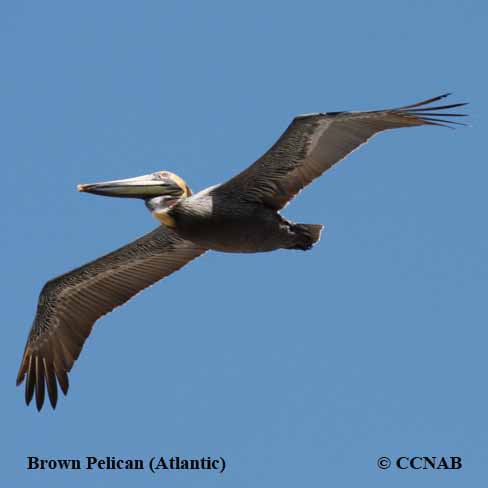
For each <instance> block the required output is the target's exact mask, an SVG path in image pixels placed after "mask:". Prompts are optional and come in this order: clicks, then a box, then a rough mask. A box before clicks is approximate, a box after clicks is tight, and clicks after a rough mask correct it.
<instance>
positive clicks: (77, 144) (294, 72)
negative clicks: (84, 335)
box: [0, 1, 488, 488]
mask: <svg viewBox="0 0 488 488" xmlns="http://www.w3.org/2000/svg"><path fill="white" fill-rule="evenodd" d="M487 10H488V9H487V7H486V5H485V4H484V3H483V2H469V1H466V2H454V1H442V2H440V1H431V2H420V1H412V2H389V1H377V2H375V1H373V2H347V1H343V2H318V1H317V2H308V1H302V2H271V1H270V2H254V1H248V2H245V3H239V4H238V3H237V2H175V1H173V2H170V1H168V2H156V1H139V2H120V1H117V2H116V1H105V2H94V1H85V2H52V1H45V2H26V1H18V2H4V3H2V5H1V7H0V53H1V58H0V59H1V64H2V66H1V68H2V69H1V72H2V76H1V85H2V90H1V93H0V99H1V106H2V115H1V117H0V130H1V133H2V144H1V148H0V152H1V158H2V161H3V164H2V183H3V184H2V192H1V193H2V206H1V213H2V216H1V218H2V226H3V238H2V251H3V254H4V255H5V256H6V259H4V261H3V276H4V280H3V282H4V285H3V291H2V296H3V300H2V302H3V303H2V312H3V341H2V354H1V355H0V366H1V367H0V371H1V376H0V379H1V389H2V392H3V395H2V398H3V407H2V416H1V422H2V425H1V430H2V433H3V435H2V441H1V448H2V453H3V454H2V468H1V472H0V478H1V480H2V482H3V483H5V484H4V486H14V485H22V486H26V487H28V486H39V485H42V486H51V487H58V486H59V487H61V486H67V484H68V483H69V485H70V486H72V487H78V486H80V487H81V486H86V485H87V484H88V483H89V484H90V486H92V487H99V486H100V487H102V486H107V485H108V484H111V483H117V486H120V487H126V486H127V487H128V486H134V485H135V484H136V483H137V484H138V485H140V486H159V485H161V484H165V486H175V487H177V486H189V485H192V486H194V485H196V484H197V483H198V486H201V487H207V486H209V487H210V486H215V485H216V483H220V484H221V485H222V486H229V487H230V486H232V487H237V488H239V487H249V486H282V487H288V486H290V487H295V486H335V487H342V486H344V487H350V486H376V487H382V486H385V487H386V486H388V487H391V486H395V487H407V486H412V485H413V484H415V486H429V488H431V487H436V486H442V487H449V486H461V485H464V486H468V485H469V486H475V485H476V486H481V484H482V482H483V480H486V478H487V477H488V475H487V473H486V452H487V451H486V445H487V441H488V429H487V427H488V425H487V420H486V411H487V410H488V395H487V393H486V387H485V385H486V369H487V361H486V344H487V342H488V332H487V329H486V285H487V277H488V264H487V259H486V255H487V249H488V232H487V227H486V209H487V203H488V202H487V191H486V181H487V177H488V170H487V165H486V154H485V152H486V148H485V142H486V133H487V124H486V121H485V120H484V119H485V117H484V116H483V115H482V114H483V113H486V111H487V108H488V107H487V96H486V85H487V76H486V75H487V70H486V62H485V60H486V52H485V48H486V45H487V35H486V25H487V21H488V18H487V17H488V16H487ZM446 91H452V92H454V95H453V97H452V100H453V102H457V101H469V102H470V103H471V105H470V106H469V112H470V114H471V117H470V121H471V123H472V127H470V128H467V129H465V128H462V129H459V130H455V131H451V130H447V129H439V128H420V129H411V130H401V131H396V132H389V133H385V134H381V135H379V136H378V137H377V138H375V139H374V140H373V141H372V142H371V143H370V144H368V145H367V146H365V147H363V148H361V149H360V150H359V151H356V152H355V153H354V154H353V155H351V156H350V157H349V158H348V159H347V160H346V161H344V162H343V163H341V164H340V165H338V166H336V167H335V168H334V169H333V170H331V171H330V172H328V173H326V174H325V175H324V176H323V177H322V178H320V179H319V180H318V181H316V182H315V183H314V184H313V185H312V186H310V187H309V188H308V189H307V190H306V191H304V192H302V193H301V195H300V197H299V198H298V199H296V200H295V201H294V202H293V203H292V204H291V205H290V206H289V207H287V209H286V211H285V214H286V216H287V217H289V218H291V219H293V220H295V221H300V222H310V223H323V224H325V232H324V234H323V237H322V241H321V242H320V244H319V245H318V246H317V247H315V248H314V249H313V250H312V251H310V252H307V253H302V252H290V251H278V252H274V253H271V254H262V255H224V254H217V253H208V254H207V255H205V256H203V257H202V258H200V259H199V260H197V261H196V262H194V263H192V264H191V265H190V266H188V267H186V268H185V269H183V270H182V271H180V272H179V273H177V274H175V275H173V276H172V277H170V278H168V279H167V280H165V281H163V282H161V283H159V284H158V285H156V286H154V287H152V288H151V289H149V290H146V291H145V292H144V293H142V294H140V295H139V296H137V297H136V298H135V299H134V300H133V301H131V302H130V303H129V304H127V305H125V306H124V307H122V308H120V309H117V310H116V311H115V312H113V313H112V314H110V315H108V316H106V317H104V318H103V319H102V320H100V321H99V322H98V323H97V326H96V327H95V329H94V332H93V334H92V336H91V337H90V338H89V340H88V341H87V343H86V345H85V348H84V350H83V352H82V354H81V356H80V359H79V361H78V362H77V363H76V366H75V368H74V369H73V371H72V374H71V390H70V393H69V395H68V397H67V398H62V399H61V401H60V402H59V404H58V408H57V410H56V411H55V412H53V411H51V410H50V409H49V408H48V409H45V410H44V411H43V412H42V413H41V414H39V413H38V412H37V411H36V410H35V408H33V407H32V406H31V407H29V408H27V407H26V406H25V405H24V402H23V389H20V388H18V389H16V388H15V386H14V381H15V376H16V373H17V369H18V366H19V361H20V358H21V354H22V351H23V348H24V344H25V340H26V336H27V333H28V330H29V327H30V324H31V321H32V318H33V316H34V313H35V307H36V301H37V296H38V293H39V291H40V288H41V287H42V285H43V283H44V282H45V281H46V280H48V279H49V278H52V277H53V276H56V275H58V274H61V273H63V272H65V271H67V270H68V269H71V268H73V267H75V266H78V265H80V264H82V263H84V262H86V261H88V260H91V259H93V258H95V257H97V256H99V255H101V254H103V253H106V252H108V251H111V250H113V249H115V248H117V247H119V246H121V245H123V244H125V243H127V242H129V241H131V240H133V239H134V238H136V237H138V236H140V235H142V234H143V233H145V232H147V231H149V230H150V229H152V228H154V226H155V225H156V222H155V221H153V220H152V219H151V217H150V215H149V214H148V212H147V211H146V209H145V208H144V206H143V205H142V204H141V203H140V202H135V201H124V200H119V199H107V198H101V197H94V196H91V195H81V194H79V193H77V192H76V191H75V188H76V184H77V183H82V182H91V181H101V180H106V179H115V178H125V177H130V176H136V175H140V174H145V173H149V172H152V171H156V170H160V169H167V170H170V171H173V172H175V173H177V174H179V175H180V176H182V177H183V178H184V179H185V180H186V181H187V182H188V183H189V185H190V186H191V187H192V188H193V189H194V190H198V189H201V188H204V187H206V186H208V185H211V184H215V183H218V182H221V181H224V180H225V179H227V178H228V177H230V176H231V175H233V174H235V173H236V172H238V171H240V170H241V169H243V168H245V167H246V166H247V165H248V164H250V163H251V162H252V161H254V160H255V159H256V158H257V157H259V156H260V155H261V154H262V153H263V152H264V151H265V150H266V149H267V148H268V147H269V146H270V145H271V144H272V143H273V142H274V141H275V140H276V138H277V137H278V136H279V135H280V133H281V132H282V131H283V130H284V129H285V127H286V126H287V124H288V123H289V121H290V120H291V118H292V117H293V116H294V115H297V114H300V113H307V112H314V111H335V110H361V109H378V108H385V107H391V106H398V105H402V104H408V103H413V102H416V101H418V100H421V99H424V98H429V97H432V96H435V95H438V94H441V93H444V92H446ZM177 455H179V456H182V457H187V458H189V457H201V456H223V457H224V458H225V459H226V462H227V470H226V472H225V473H224V474H222V475H218V474H215V473H213V472H191V473H188V472H162V473H159V474H158V475H153V474H152V473H150V472H149V471H147V470H146V471H143V472H125V471H93V472H92V471H80V472H60V471H44V472H40V471H35V472H33V471H27V470H26V457H27V456H38V457H40V458H45V459H49V458H55V459H58V458H81V459H84V457H85V456H99V457H105V456H116V457H120V458H143V459H146V460H147V459H148V458H150V457H152V456H166V457H171V456H177ZM417 455H418V456H424V455H428V456H461V457H462V459H463V464H464V467H463V469H461V470H460V471H431V470H427V471H413V470H405V471H400V470H398V469H393V468H392V469H390V470H388V471H381V470H379V469H378V468H377V467H376V460H377V458H378V457H380V456H390V457H392V458H393V459H394V458H396V457H398V456H417ZM7 483H8V485H7Z"/></svg>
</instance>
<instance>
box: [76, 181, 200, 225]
mask: <svg viewBox="0 0 488 488" xmlns="http://www.w3.org/2000/svg"><path fill="white" fill-rule="evenodd" d="M77 188H78V191H81V192H87V193H93V194H95V195H103V196H106V197H118V198H140V199H142V200H144V201H145V203H146V206H147V208H148V209H149V210H150V211H151V213H152V214H153V215H154V216H155V217H156V218H157V219H158V220H161V218H160V217H158V215H159V214H160V213H161V212H163V213H164V212H165V210H167V209H169V208H171V207H172V206H173V205H174V204H175V203H176V202H177V201H178V200H180V199H182V198H187V197H189V196H190V195H191V194H192V191H191V190H190V187H189V186H188V185H187V184H186V183H185V181H184V180H183V179H182V178H180V177H179V176H178V175H175V174H174V173H171V172H169V171H158V172H157V173H152V174H149V175H143V176H136V177H135V178H127V179H124V180H113V181H102V182H100V183H88V184H82V185H78V187H77Z"/></svg>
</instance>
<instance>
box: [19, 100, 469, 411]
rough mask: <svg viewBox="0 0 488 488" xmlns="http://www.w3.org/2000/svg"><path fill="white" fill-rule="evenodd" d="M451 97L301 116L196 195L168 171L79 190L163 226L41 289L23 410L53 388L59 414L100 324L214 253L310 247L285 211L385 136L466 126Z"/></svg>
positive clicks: (311, 240) (315, 231)
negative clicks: (130, 202)
mask: <svg viewBox="0 0 488 488" xmlns="http://www.w3.org/2000/svg"><path fill="white" fill-rule="evenodd" d="M447 95H449V94H446V95H441V96H439V97H435V98H431V99H429V100H425V101H423V102H419V103H415V104H413V105H407V106H405V107H400V108H395V109H389V110H377V111H370V112H329V113H313V114H307V115H300V116H298V117H296V118H295V119H294V120H293V121H292V122H291V124H290V125H289V127H288V128H287V129H286V131H285V132H284V133H283V134H282V135H281V137H280V138H279V139H278V141H277V142H276V143H275V144H274V145H273V146H272V147H271V149H269V150H268V152H266V153H265V154H264V155H263V156H262V157H261V158H259V159H258V160H257V161H256V162H255V163H254V164H252V165H251V166H249V167H248V168H247V169H245V170H244V171H242V172H241V173H239V174H238V175H237V176H234V177H233V178H231V179H230V180H229V181H227V182H225V183H223V184H220V185H215V186H212V187H210V188H207V189H205V190H202V191H200V192H198V193H196V194H193V193H192V191H191V190H190V188H189V187H188V185H187V184H186V183H185V181H183V179H181V178H180V177H179V176H177V175H175V174H173V173H170V172H168V171H160V172H157V173H153V174H149V175H144V176H139V177H136V178H129V179H123V180H114V181H107V182H102V183H93V184H85V185H78V190H79V191H81V192H88V193H94V194H96V195H105V196H112V197H122V198H138V199H141V200H143V201H144V203H145V205H146V207H147V209H148V210H149V211H150V212H151V214H152V215H153V216H154V217H155V218H156V219H157V220H158V221H159V222H160V224H161V225H159V226H158V227H157V228H156V229H155V230H153V231H152V232H149V233H148V234H146V235H144V236H142V237H140V238H139V239H137V240H136V241H134V242H132V243H130V244H128V245H126V246H124V247H122V248H120V249H118V250H116V251H114V252H112V253H110V254H107V255H106V256H103V257H101V258H98V259H96V260H95V261H92V262H90V263H88V264H85V265H84V266H81V267H80V268H77V269H75V270H73V271H70V272H68V273H65V274H63V275H61V276H58V277H57V278H54V279H52V280H50V281H48V282H47V283H46V284H45V285H44V287H43V289H42V291H41V293H40V296H39V302H38V305H37V312H36V316H35V318H34V323H33V325H32V328H31V330H30V333H29V336H28V339H27V344H26V347H25V351H24V355H23V357H22V361H21V365H20V370H19V373H18V376H17V385H20V384H21V383H22V382H23V381H24V379H26V385H25V400H26V403H27V404H29V403H30V401H31V400H32V398H33V396H34V392H35V397H36V406H37V409H38V410H40V409H41V408H42V406H43V403H44V396H45V389H46V388H47V392H48V395H49V400H50V402H51V405H52V407H53V408H55V407H56V403H57V399H58V384H59V387H60V388H61V391H62V392H63V393H64V394H65V395H66V393H67V392H68V372H69V371H70V370H71V368H72V367H73V364H74V362H75V361H76V359H77V358H78V356H79V354H80V351H81V349H82V347H83V344H84V342H85V340H86V338H87V337H88V336H89V334H90V332H91V330H92V327H93V325H94V323H95V322H96V320H97V319H98V318H100V317H101V316H102V315H104V314H106V313H108V312H110V311H111V310H113V309H114V308H115V307H117V306H119V305H122V304H123V303H125V302H127V301H128V300H129V299H130V298H131V297H133V296H134V295H135V294H136V293H138V292H140V291H141V290H143V289H144V288H146V287H148V286H150V285H152V284H153V283H156V282H157V281H159V280H161V279H162V278H164V277H166V276H168V275H170V274H171V273H174V272H175V271H178V270H179V269H180V268H181V267H183V266H185V265H186V264H188V263H189V262H190V261H192V260H193V259H195V258H197V257H198V256H201V255H202V254H203V253H204V252H206V251H207V250H214V251H223V252H234V253H255V252H265V251H273V250H275V249H302V250H304V251H305V250H307V249H310V248H311V247H312V246H313V245H314V244H316V243H317V242H318V241H319V239H320V233H321V230H322V225H319V224H297V223H294V222H291V221H290V220H288V219H286V218H285V217H283V216H282V215H281V214H280V210H281V209H282V208H283V207H284V206H285V205H286V204H287V203H288V202H289V201H290V200H291V199H293V197H295V195H297V194H298V193H299V192H300V190H302V189H303V188H304V187H305V186H307V185H308V184H309V183H311V182H312V181H313V180H314V179H315V178H317V177H319V176H320V175H321V174H322V173H323V172H324V171H326V170H328V169H329V168H330V167H331V166H333V165H334V164H335V163H337V162H338V161H340V160H341V159H343V158H344V157H346V156H347V155H348V154H349V153H350V152H351V151H353V150H354V149H356V148H357V147H359V146H360V145H361V144H364V143H365V142H366V141H368V139H370V138H371V137H372V136H374V135H375V134H376V133H378V132H381V131H384V130H388V129H396V128H400V127H414V126H419V125H439V126H448V127H451V124H460V123H459V122H453V121H452V120H451V119H449V117H459V116H462V115H464V114H457V113H451V112H449V111H447V112H446V110H448V109H453V108H455V107H460V106H462V105H466V104H465V103H454V104H450V105H435V102H438V101H439V100H441V99H443V98H445V97H446V96H447ZM431 104H434V105H431ZM461 125H464V124H461Z"/></svg>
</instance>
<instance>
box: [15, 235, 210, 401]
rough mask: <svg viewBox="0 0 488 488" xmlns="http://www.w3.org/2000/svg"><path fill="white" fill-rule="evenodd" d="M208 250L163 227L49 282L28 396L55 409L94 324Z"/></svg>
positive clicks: (25, 370)
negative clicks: (59, 395) (47, 396)
mask: <svg viewBox="0 0 488 488" xmlns="http://www.w3.org/2000/svg"><path fill="white" fill-rule="evenodd" d="M205 251H206V249H203V248H201V247H197V246H195V245H194V244H193V243H191V242H189V241H185V240H183V239H181V238H180V237H178V236H177V235H176V234H175V233H174V232H173V231H171V230H170V229H168V228H166V227H165V226H160V227H158V228H157V229H155V230H154V231H152V232H150V233H148V234H146V235H144V236H143V237H141V238H139V239H137V240H136V241H134V242H132V243H130V244H128V245H127V246H124V247H122V248H120V249H118V250H117V251H114V252H112V253H110V254H107V255H106V256H103V257H101V258H99V259H96V260H95V261H92V262H90V263H88V264H85V265H84V266H81V267H80V268H78V269H75V270H73V271H70V272H69V273H66V274H64V275H61V276H59V277H57V278H54V279H53V280H51V281H48V282H47V283H46V284H45V285H44V288H43V289H42V291H41V294H40V296H39V303H38V305H37V313H36V316H35V319H34V323H33V325H32V329H31V331H30V333H29V337H28V339H27V345H26V348H25V352H24V356H23V358H22V363H21V365H20V370H19V374H18V376H17V385H19V384H21V383H22V381H23V380H24V378H25V377H26V376H27V381H26V386H25V399H26V403H27V404H29V403H30V401H31V400H32V397H33V395H34V392H35V395H36V405H37V409H38V410H40V409H41V408H42V405H43V403H44V392H45V386H46V387H47V391H48V394H49V399H50V401H51V405H52V406H53V408H55V407H56V402H57V384H58V383H59V386H60V387H61V390H62V391H63V393H64V394H66V393H67V391H68V375H67V373H68V372H69V371H70V370H71V368H72V366H73V363H74V362H75V360H76V359H77V358H78V355H79V354H80V351H81V349H82V347H83V344H84V342H85V340H86V338H87V337H88V336H89V334H90V332H91V330H92V327H93V324H94V323H95V321H96V320H97V319H98V318H99V317H101V316H102V315H104V314H106V313H108V312H110V311H111V310H113V309H114V308H115V307H117V306H119V305H122V304H123V303H125V302H126V301H127V300H129V299H130V298H131V297H133V296H134V295H135V294H136V293H138V292H139V291H141V290H143V289H144V288H146V287H148V286H150V285H152V284H153V283H155V282H156V281H158V280H160V279H162V278H164V277H165V276H168V275H169V274H171V273H173V272H175V271H177V270H178V269H180V268H181V267H183V266H184V265H185V264H187V263H188V262H190V261H191V260H192V259H195V258H196V257H198V256H200V255H201V254H203V253H204V252H205Z"/></svg>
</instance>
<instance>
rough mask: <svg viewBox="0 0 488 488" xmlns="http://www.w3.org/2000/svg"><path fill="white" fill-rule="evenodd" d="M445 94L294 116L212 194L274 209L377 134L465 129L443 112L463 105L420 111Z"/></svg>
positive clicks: (452, 114)
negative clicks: (274, 139) (428, 127)
mask: <svg viewBox="0 0 488 488" xmlns="http://www.w3.org/2000/svg"><path fill="white" fill-rule="evenodd" d="M448 95H449V94H445V95H441V96H438V97H434V98H431V99H429V100H424V101H422V102H418V103H415V104H413V105H407V106H405V107H400V108H395V109H388V110H377V111H371V112H331V113H317V114H308V115H301V116H298V117H296V118H295V119H294V120H293V121H292V123H291V124H290V125H289V127H288V128H287V129H286V131H285V132H284V133H283V135H282V136H281V137H280V138H279V139H278V141H277V142H276V143H275V144H274V145H273V147H271V149H270V150H269V151H268V152H266V154H264V155H263V156H262V157H261V158H260V159H258V160H257V161H256V162H255V163H254V164H252V165H251V166H250V167H249V168H247V169H246V170H244V171H243V172H242V173H240V174H238V175H237V176H235V177H234V178H232V179H230V180H229V181H227V182H226V183H224V184H222V185H220V186H217V187H216V188H215V189H214V190H213V191H212V194H213V195H216V196H217V195H225V196H229V195H232V197H233V198H236V199H240V200H242V201H250V202H255V203H261V204H264V205H266V206H268V207H270V208H273V209H275V210H279V209H281V208H282V207H284V206H285V205H286V204H287V203H288V202H289V201H290V200H291V199H292V198H293V197H294V196H295V195H296V194H297V193H298V192H300V190H302V189H303V188H304V187H305V186H306V185H308V184H309V183H311V182H312V181H313V180H314V179H315V178H317V177H318V176H320V175H321V174H322V173H324V171H327V170H328V169H329V168H331V167H332V166H333V165H334V164H335V163H337V162H339V161H340V160H341V159H343V158H345V157H346V156H347V155H348V154H349V153H351V152H352V151H354V150H355V149H356V148H358V147H359V146H361V145H362V144H364V143H366V142H367V141H368V140H369V139H370V138H371V137H373V136H374V135H375V134H377V133H378V132H381V131H384V130H388V129H396V128H400V127H415V126H419V125H441V126H447V127H451V126H452V124H455V125H464V124H460V123H459V122H454V121H452V120H450V119H449V117H462V116H464V115H465V114H458V113H456V114H454V113H449V112H445V110H447V109H451V108H456V107H461V106H463V105H466V104H465V103H454V104H449V105H441V106H439V105H437V106H433V107H425V105H428V104H430V103H435V102H437V101H439V100H441V99H442V98H445V97H446V96H448ZM431 110H433V111H434V112H431ZM438 117H442V118H438Z"/></svg>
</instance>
